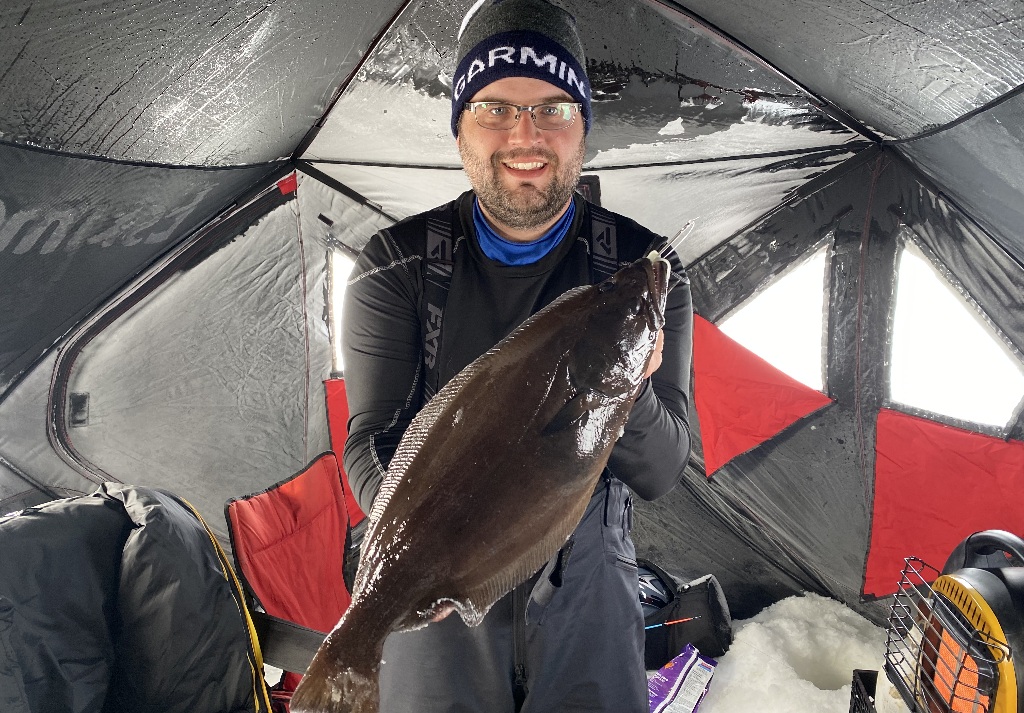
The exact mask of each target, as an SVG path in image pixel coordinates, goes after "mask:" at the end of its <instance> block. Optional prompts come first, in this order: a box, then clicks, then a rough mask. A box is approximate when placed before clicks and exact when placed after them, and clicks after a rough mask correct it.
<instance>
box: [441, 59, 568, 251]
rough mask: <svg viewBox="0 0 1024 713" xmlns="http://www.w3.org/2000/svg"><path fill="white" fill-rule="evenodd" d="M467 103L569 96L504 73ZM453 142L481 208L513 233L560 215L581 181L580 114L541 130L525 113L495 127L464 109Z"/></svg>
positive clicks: (535, 100) (526, 101) (537, 81)
mask: <svg viewBox="0 0 1024 713" xmlns="http://www.w3.org/2000/svg"><path fill="white" fill-rule="evenodd" d="M470 101H475V102H479V101H495V102H508V103H509V104H516V105H519V106H533V105H535V104H542V103H545V102H555V101H569V102H571V101H573V99H572V97H570V96H569V95H568V94H566V93H565V92H564V91H563V90H561V89H559V88H558V87H555V86H554V85H552V84H548V83H547V82H545V81H542V80H540V79H533V78H530V77H506V78H505V79H499V80H498V81H496V82H492V83H491V84H488V85H487V86H486V87H484V88H483V89H481V90H480V91H479V92H477V93H476V94H475V95H474V96H473V98H472V99H471V100H470ZM456 143H458V146H459V153H460V154H461V156H462V164H463V166H464V167H465V170H466V174H467V175H468V176H469V182H470V183H471V184H472V185H473V189H474V190H475V191H476V195H477V198H478V199H479V200H480V204H481V205H482V207H483V209H484V212H485V213H486V214H487V215H488V217H489V218H491V219H492V220H495V221H497V222H499V223H501V224H503V225H504V226H507V227H509V228H512V229H514V230H517V231H530V230H536V229H542V228H546V227H547V226H548V225H549V224H550V223H552V222H553V221H554V219H555V218H557V217H558V216H559V215H561V213H562V211H563V210H564V209H565V208H566V206H567V205H568V203H569V201H570V200H571V199H572V194H573V191H574V190H575V189H576V184H577V182H578V181H579V177H580V171H581V170H582V168H583V156H584V153H585V148H586V146H585V141H584V122H583V116H582V115H580V114H577V116H576V118H575V120H574V121H573V123H572V124H571V125H570V126H569V127H567V128H565V129H559V130H556V131H544V130H541V129H538V128H537V127H536V125H535V124H534V123H533V118H532V117H531V116H530V115H529V113H528V112H523V113H522V114H520V116H519V122H518V123H517V124H516V126H515V128H513V129H511V130H509V131H493V130H491V129H485V128H483V127H482V126H480V125H478V124H477V123H476V120H475V119H474V118H473V116H472V114H471V113H470V112H463V113H462V116H461V117H460V119H459V136H458V139H457V140H456ZM498 227H500V226H498Z"/></svg>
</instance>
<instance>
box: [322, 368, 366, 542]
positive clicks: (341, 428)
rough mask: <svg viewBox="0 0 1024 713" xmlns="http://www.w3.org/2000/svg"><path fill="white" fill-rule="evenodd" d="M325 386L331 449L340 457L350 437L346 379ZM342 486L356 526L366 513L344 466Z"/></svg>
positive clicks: (350, 517) (329, 381) (353, 524)
mask: <svg viewBox="0 0 1024 713" xmlns="http://www.w3.org/2000/svg"><path fill="white" fill-rule="evenodd" d="M324 386H325V387H326V389H327V427H328V428H329V429H330V432H331V450H332V451H334V452H335V453H337V454H338V456H339V457H340V456H341V454H342V452H343V451H344V450H345V441H346V440H347V439H348V398H347V397H346V396H345V380H344V379H328V380H327V381H325V382H324ZM339 466H340V463H339ZM341 486H342V487H343V488H344V489H345V502H346V503H348V513H349V519H350V520H351V522H352V526H353V527H354V526H356V525H358V524H359V523H360V522H362V520H363V518H364V517H366V514H365V513H364V512H363V511H362V510H361V509H360V507H359V503H358V501H356V496H355V495H353V494H352V488H350V487H349V486H348V476H346V475H345V469H344V468H342V469H341Z"/></svg>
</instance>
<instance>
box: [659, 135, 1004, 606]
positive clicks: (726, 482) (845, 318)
mask: <svg viewBox="0 0 1024 713" xmlns="http://www.w3.org/2000/svg"><path fill="white" fill-rule="evenodd" d="M907 240H914V242H916V243H917V244H919V245H921V246H924V248H925V249H926V250H928V251H934V252H931V256H932V258H933V259H934V260H935V261H936V263H937V264H939V265H941V266H942V270H943V271H944V272H945V274H946V275H947V279H949V280H951V281H952V282H953V284H954V285H955V286H956V287H958V288H959V289H960V290H961V291H962V293H963V294H964V295H965V297H966V298H967V299H969V300H970V301H971V302H973V303H974V304H976V305H977V306H978V308H980V309H981V310H983V311H984V312H985V313H987V315H988V316H989V318H990V321H991V322H992V323H993V325H994V326H995V327H996V328H997V330H998V333H999V334H1000V336H1001V337H1002V339H1003V340H1004V341H1005V342H1006V343H1007V344H1008V345H1011V346H1012V347H1014V348H1016V349H1017V354H1018V357H1019V355H1020V353H1021V350H1020V349H1019V346H1018V345H1019V344H1020V338H1021V336H1022V334H1021V324H1020V321H1019V320H1020V319H1021V318H1022V317H1024V306H1022V305H1021V303H1020V300H1019V298H1018V297H1016V296H1019V295H1020V294H1021V288H1022V286H1024V285H1022V283H1021V281H1022V280H1024V269H1022V268H1021V267H1020V266H1019V265H1017V264H1016V262H1015V261H1014V260H1013V259H1012V258H1011V257H1010V256H1009V255H1007V254H1006V253H1005V252H1002V251H1001V250H1000V249H999V248H998V246H996V245H995V244H994V243H993V242H992V241H991V240H989V239H987V238H986V236H985V234H984V233H983V232H982V231H981V230H980V229H979V227H978V226H977V224H975V223H974V222H973V221H972V220H971V219H970V218H969V217H967V216H966V215H964V214H963V213H962V212H960V211H959V210H958V209H957V208H956V207H955V206H954V205H952V204H951V203H950V202H949V201H947V200H946V199H945V198H943V196H941V195H939V194H937V193H936V192H935V191H934V190H933V188H932V187H931V184H930V182H929V181H928V180H927V178H925V177H924V176H922V175H921V174H919V173H917V172H915V171H914V169H913V168H912V167H911V166H910V165H909V164H907V163H906V162H905V161H904V160H903V159H902V158H901V157H900V156H899V155H898V154H897V153H896V152H894V151H893V150H891V149H886V150H871V151H867V152H864V153H862V154H861V155H859V156H858V157H857V158H856V159H854V160H851V161H848V162H846V163H845V164H843V165H841V166H839V167H837V168H835V169H833V170H832V171H830V172H829V173H827V174H824V175H823V176H820V177H819V178H817V179H815V180H814V181H811V182H810V183H808V184H807V185H806V186H805V187H804V188H803V189H802V190H801V191H800V192H799V195H798V196H796V197H794V198H793V199H792V200H791V201H790V203H788V204H786V205H783V206H781V207H780V208H779V209H778V210H776V211H774V212H773V213H772V214H771V215H769V216H767V217H766V218H765V220H763V221H762V222H760V223H759V224H757V225H755V226H754V227H753V228H752V229H751V230H749V231H746V232H742V233H740V234H738V235H736V236H735V237H733V238H732V239H730V240H728V241H726V242H725V243H723V244H722V245H721V246H719V247H718V248H716V249H714V250H713V251H711V252H710V253H708V254H707V255H705V256H704V257H703V258H702V259H700V260H698V261H697V262H696V263H695V264H693V265H692V266H691V267H690V274H691V279H692V281H693V291H694V305H695V310H696V311H697V312H698V313H699V314H701V315H702V316H704V317H706V318H708V319H710V320H711V321H713V322H719V321H721V320H722V319H723V318H725V317H726V316H727V315H728V314H729V313H731V312H732V311H733V310H735V309H736V308H737V307H739V306H740V305H741V304H743V303H744V302H745V301H746V300H747V299H749V298H750V297H752V296H754V295H756V294H758V293H759V292H760V291H761V290H763V289H764V288H765V286H767V285H768V284H769V283H770V282H772V281H773V280H774V279H775V278H777V277H778V276H779V275H780V274H782V273H784V272H785V271H786V270H787V269H788V267H789V266H790V265H792V264H793V263H795V262H797V261H799V260H800V259H801V258H802V257H806V256H807V255H808V254H809V253H810V252H811V251H813V250H816V249H818V248H819V247H820V246H821V245H822V244H823V243H824V244H827V245H829V254H830V260H831V266H830V268H829V270H828V274H827V277H826V281H825V289H826V290H827V294H828V295H829V300H828V311H827V315H824V317H825V320H824V322H823V324H824V328H825V330H826V331H825V333H824V334H825V338H824V342H823V348H824V350H825V352H824V353H825V360H824V363H825V364H826V380H825V383H826V392H827V394H828V395H829V396H831V397H832V398H833V399H834V400H835V401H836V403H835V404H834V405H832V406H829V407H827V408H825V409H824V410H822V411H820V412H818V413H815V414H812V415H811V416H809V417H807V418H806V419H804V420H803V421H801V422H799V423H797V424H796V425H794V426H792V427H791V428H789V429H788V430H786V431H785V432H784V433H782V434H781V435H780V436H778V437H776V438H773V439H771V440H770V441H768V442H767V443H764V444H763V445H761V446H758V447H756V448H754V449H753V450H751V451H748V452H747V453H745V454H742V455H740V456H738V457H736V458H735V459H734V460H732V461H731V462H730V463H728V464H727V465H725V466H724V467H723V468H722V469H721V470H720V471H719V472H717V473H716V474H715V475H714V476H713V477H712V478H710V479H707V478H706V477H705V476H704V474H703V473H700V472H692V471H694V470H697V471H699V468H694V467H693V464H691V468H690V469H688V472H687V477H686V479H685V481H684V484H683V487H682V488H680V489H678V490H677V491H676V492H674V493H671V494H670V495H669V496H667V497H666V498H665V499H663V500H664V502H663V501H658V502H657V503H654V504H646V503H645V504H642V505H641V507H640V521H641V522H642V523H644V529H643V530H642V533H643V536H642V540H643V542H642V547H641V549H651V550H652V551H656V552H659V553H663V555H664V556H666V560H665V562H664V563H665V564H667V565H669V566H670V567H674V568H678V569H682V570H683V571H687V572H688V573H689V574H693V575H697V574H699V572H694V571H692V568H693V566H694V563H695V562H696V563H704V564H705V565H706V568H707V569H708V571H711V572H714V573H715V574H716V575H717V576H718V577H719V579H720V580H721V581H722V584H723V588H724V590H725V592H726V593H727V595H729V597H730V606H734V607H735V608H736V610H737V611H739V612H741V614H740V616H742V615H743V614H742V612H750V611H756V610H757V609H758V608H759V607H760V606H762V603H761V602H759V601H758V600H757V597H758V596H761V590H760V584H759V586H758V590H757V591H756V592H754V591H751V590H750V588H749V587H748V586H747V585H746V584H745V583H744V581H743V580H744V577H745V576H746V575H745V574H744V572H743V568H742V567H741V568H739V571H735V570H734V566H735V565H734V564H732V563H723V562H722V559H723V558H722V557H721V552H712V553H711V555H710V556H709V557H707V559H706V560H703V561H702V556H701V555H700V554H699V553H698V554H696V555H695V554H694V551H693V548H694V547H695V546H699V547H701V548H702V547H704V545H705V543H704V542H703V538H704V537H705V535H704V532H706V529H705V524H704V523H703V515H702V514H701V513H700V512H698V513H697V517H695V519H694V521H693V523H686V524H685V525H684V524H682V523H684V522H685V517H684V515H683V513H690V512H691V511H692V510H693V505H691V504H690V502H689V501H695V502H696V503H698V504H699V505H698V510H702V509H703V508H712V509H716V510H719V511H720V512H719V513H718V514H719V517H720V518H721V520H722V521H723V522H726V523H728V527H729V528H730V529H732V530H734V531H735V532H736V533H739V534H742V537H743V539H744V540H746V541H748V542H749V543H750V544H749V547H748V548H747V551H748V559H749V558H750V557H753V555H750V554H749V552H751V551H753V552H756V553H758V554H759V555H760V556H762V557H765V558H766V559H768V560H769V562H768V563H765V564H764V565H762V566H763V567H769V566H773V567H777V568H778V569H779V570H782V571H783V572H784V573H785V575H786V576H788V577H789V578H791V580H792V581H796V582H799V586H800V587H802V588H806V589H811V590H814V591H819V592H821V593H823V594H827V595H830V596H832V597H835V598H837V599H840V600H841V601H845V602H847V603H848V604H851V605H852V606H855V607H857V608H861V609H862V610H864V611H865V612H866V613H868V614H869V615H876V616H877V614H878V609H877V607H876V606H875V605H873V604H870V603H862V602H861V601H860V599H861V587H862V581H863V575H864V565H865V553H866V552H868V551H869V549H870V546H871V542H870V538H869V533H870V531H871V517H872V512H873V503H874V495H875V493H874V475H875V424H876V418H877V415H878V413H879V410H880V409H882V408H883V407H886V406H891V404H890V401H889V372H888V365H889V364H890V362H891V359H890V354H889V348H890V344H891V340H892V334H891V330H892V315H893V310H894V303H895V292H896V284H897V274H896V270H897V257H898V251H899V250H900V248H901V247H902V245H903V244H904V243H905V241H907ZM778 319H779V320H780V321H781V320H785V319H786V315H779V316H778ZM937 358H939V359H941V355H937ZM949 376H950V378H956V377H955V375H953V374H950V375H949ZM737 378H740V377H739V375H738V377H737ZM759 407H760V405H759V404H756V395H754V394H751V408H752V409H756V408H759ZM897 408H902V409H904V410H906V408H907V407H899V406H897ZM911 412H913V409H911ZM927 416H929V417H930V418H933V419H935V420H938V421H940V422H942V421H946V422H950V421H951V419H949V418H947V417H943V416H939V415H936V414H927ZM953 422H954V423H955V421H953ZM698 425H699V424H698ZM958 425H959V424H958ZM695 455H696V457H695V463H696V464H698V465H699V464H700V463H701V462H702V450H701V446H700V443H699V441H698V443H697V445H696V448H695ZM910 455H911V456H912V454H910ZM932 487H934V488H942V489H945V490H946V491H950V492H955V491H956V489H958V488H962V487H964V483H962V482H959V481H957V480H955V479H954V480H946V481H944V482H934V483H932ZM890 491H891V489H890ZM910 495H911V494H910V493H907V494H906V496H907V497H909V496H910ZM892 508H893V504H892V503H890V504H889V507H888V508H887V512H889V513H891V512H892V511H893V509H892ZM896 508H897V510H898V505H897V506H896ZM961 514H962V515H964V517H961V518H958V517H957V515H956V513H944V514H943V517H944V518H946V521H948V522H951V523H955V522H957V521H958V520H960V521H962V522H964V523H966V522H968V521H971V522H974V523H975V524H976V522H977V521H978V518H977V517H973V515H974V513H970V514H971V515H972V517H970V518H968V517H966V515H967V514H968V513H966V512H962V513H961ZM977 515H979V516H980V517H981V518H982V520H983V519H984V514H983V513H977ZM936 516H937V517H938V516H939V515H938V513H937V514H936ZM649 521H651V524H647V523H648V522H649ZM667 522H674V523H676V527H677V528H678V530H677V532H675V533H671V534H666V533H665V532H664V529H663V528H664V524H665V523H667ZM952 526H953V527H954V528H955V525H952ZM963 527H969V525H967V524H964V525H963ZM967 534H970V531H965V532H962V533H959V532H958V533H957V534H956V537H960V538H962V537H963V536H966V535H967ZM954 539H955V538H954ZM886 544H887V545H888V546H891V544H892V543H886ZM900 544H901V546H902V547H904V548H905V550H906V551H905V555H904V556H910V555H912V554H915V552H914V548H915V546H921V547H923V546H924V545H925V544H927V543H923V542H917V543H915V542H913V541H907V542H904V543H900ZM741 551H742V550H741ZM779 552H782V553H784V554H783V555H782V556H779ZM733 556H734V551H732V550H730V551H729V557H728V559H731V558H732V557H733ZM755 559H756V558H755ZM739 561H740V562H742V561H743V560H742V559H741V560H739ZM938 564H939V565H941V562H940V563H938ZM898 576H899V572H898V571H895V572H893V573H892V575H891V579H892V585H893V587H894V586H895V583H896V581H897V579H898ZM876 591H877V588H876Z"/></svg>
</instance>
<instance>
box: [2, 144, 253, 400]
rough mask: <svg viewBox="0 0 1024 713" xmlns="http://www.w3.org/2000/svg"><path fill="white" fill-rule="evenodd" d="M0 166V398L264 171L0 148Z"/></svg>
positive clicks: (7, 147) (11, 147)
mask: <svg viewBox="0 0 1024 713" xmlns="http://www.w3.org/2000/svg"><path fill="white" fill-rule="evenodd" d="M0 165H2V166H4V170H3V171H0V258H2V259H0V398H2V397H3V392H4V391H6V389H7V388H8V387H9V386H10V384H11V383H12V382H14V381H15V380H16V379H17V378H18V377H19V376H20V375H21V374H22V373H24V371H25V369H27V368H28V367H29V366H30V365H31V364H32V363H33V362H34V361H35V360H36V359H38V358H39V357H40V355H41V354H42V353H43V352H44V351H45V350H46V349H47V348H49V347H50V346H51V345H52V344H54V343H55V342H57V341H58V340H59V339H60V338H61V337H62V336H63V335H64V334H65V333H66V332H67V331H68V330H69V329H71V328H72V327H73V326H74V325H75V324H76V323H77V322H78V321H79V320H81V319H82V318H84V317H85V316H86V315H88V314H89V313H90V312H91V311H92V310H94V309H95V308H96V307H97V306H98V305H99V304H101V303H102V302H103V300H105V299H106V298H108V297H109V296H110V295H111V294H112V293H113V292H114V291H115V290H116V289H117V288H118V287H120V286H122V285H123V284H124V283H125V282H127V281H128V279H129V278H130V277H131V276H133V275H134V274H135V273H136V272H138V271H139V270H141V269H142V268H143V267H145V266H146V265H147V264H149V263H150V262H151V261H152V260H153V259H154V258H155V257H157V256H158V255H160V254H161V253H163V252H164V251H166V250H167V249H168V248H169V247H170V246H172V245H174V244H175V243H176V242H179V241H180V240H181V239H183V238H184V237H185V236H186V235H188V234H189V233H191V232H192V231H194V230H195V229H196V228H198V227H199V226H200V225H202V224H203V223H205V222H206V221H208V220H209V219H210V218H212V217H213V216H214V215H216V214H217V213H219V212H220V211H222V210H223V209H224V208H225V206H228V205H230V204H231V202H232V201H233V200H234V199H235V198H236V197H237V196H238V195H239V194H241V193H243V192H244V191H245V189H246V188H248V187H249V186H251V185H252V184H253V183H256V182H259V181H260V179H261V178H263V177H264V176H266V175H267V174H268V170H269V169H268V167H267V166H260V167H255V168H245V169H234V170H198V169H172V168H154V167H150V166H137V165H131V164H120V163H113V162H110V161H99V160H87V159H78V158H71V157H67V156H61V155H57V154H52V153H48V152H44V151H37V150H31V149H24V148H18V147H14V146H9V145H5V144H2V143H0ZM57 176H59V177H60V180H54V178H55V177H57Z"/></svg>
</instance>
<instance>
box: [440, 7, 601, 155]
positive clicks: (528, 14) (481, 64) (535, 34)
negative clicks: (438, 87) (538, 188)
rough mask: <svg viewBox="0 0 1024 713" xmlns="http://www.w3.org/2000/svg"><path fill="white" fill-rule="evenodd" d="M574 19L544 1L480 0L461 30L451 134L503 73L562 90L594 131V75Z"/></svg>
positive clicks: (453, 90) (457, 131)
mask: <svg viewBox="0 0 1024 713" xmlns="http://www.w3.org/2000/svg"><path fill="white" fill-rule="evenodd" d="M586 63H587V61H586V55H585V54H584V52H583V42H582V41H581V40H580V36H579V32H578V31H577V30H576V20H575V19H574V18H573V16H572V15H570V14H569V13H568V12H566V11H565V10H563V9H561V8H560V7H556V6H555V5H552V4H551V3H549V2H546V0H480V2H478V3H477V4H476V5H474V6H473V8H472V9H471V10H470V11H469V13H468V14H467V15H466V19H465V20H463V22H462V29H461V31H460V32H459V59H458V66H457V67H456V69H455V76H454V77H453V79H452V134H453V135H454V136H458V135H459V117H460V115H461V114H462V110H463V108H464V106H465V104H466V102H468V101H469V100H470V99H471V98H472V97H473V96H475V95H476V93H477V92H478V91H480V90H481V89H483V88H484V87H486V86H487V85H488V84H490V83H491V82H495V81H497V80H499V79H504V78H505V77H534V78H536V79H542V80H544V81H545V82H548V83H549V84H553V85H554V86H556V87H559V88H561V89H564V90H565V91H566V92H567V93H568V94H569V95H570V96H571V97H572V98H573V99H574V100H575V101H578V102H580V103H581V104H582V105H583V108H582V112H581V113H582V114H583V121H584V131H586V132H589V131H590V80H589V79H587V72H586V69H585V67H586Z"/></svg>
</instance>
